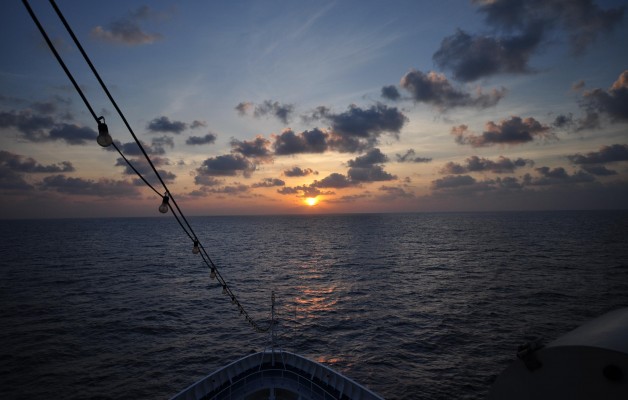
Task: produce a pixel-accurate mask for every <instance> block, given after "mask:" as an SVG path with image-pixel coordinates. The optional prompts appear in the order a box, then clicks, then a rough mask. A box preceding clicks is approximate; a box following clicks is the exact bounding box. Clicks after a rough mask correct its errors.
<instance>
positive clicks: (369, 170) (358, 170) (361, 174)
mask: <svg viewBox="0 0 628 400" xmlns="http://www.w3.org/2000/svg"><path fill="white" fill-rule="evenodd" d="M347 175H348V177H349V179H350V180H351V181H352V182H355V183H357V182H379V181H393V180H395V179H397V176H396V175H392V174H390V173H388V172H386V171H384V168H383V167H382V166H381V165H371V166H369V167H355V168H349V170H348V171H347Z"/></svg>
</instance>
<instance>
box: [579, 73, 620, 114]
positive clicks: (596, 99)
mask: <svg viewBox="0 0 628 400" xmlns="http://www.w3.org/2000/svg"><path fill="white" fill-rule="evenodd" d="M582 106H583V107H584V108H585V109H586V110H587V114H588V115H587V118H593V119H594V120H595V121H596V122H597V120H598V119H599V117H598V115H597V114H598V113H601V114H605V115H607V116H608V117H609V118H610V120H611V122H628V70H625V71H624V72H622V73H621V75H619V78H618V79H617V80H616V81H615V82H614V83H613V85H612V86H611V88H610V89H609V90H607V91H606V90H603V89H594V90H591V91H587V92H584V94H583V97H582ZM593 125H595V126H597V124H589V126H593Z"/></svg>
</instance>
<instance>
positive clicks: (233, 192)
mask: <svg viewBox="0 0 628 400" xmlns="http://www.w3.org/2000/svg"><path fill="white" fill-rule="evenodd" d="M203 189H204V190H203V191H204V192H206V193H215V194H226V195H230V196H237V195H240V194H242V193H246V192H248V191H249V187H248V186H247V185H243V184H234V185H231V186H223V187H219V188H212V189H209V188H207V187H205V188H203Z"/></svg>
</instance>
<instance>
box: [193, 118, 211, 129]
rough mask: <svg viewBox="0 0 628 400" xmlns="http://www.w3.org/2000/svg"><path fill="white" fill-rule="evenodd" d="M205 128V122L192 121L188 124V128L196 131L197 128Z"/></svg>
mask: <svg viewBox="0 0 628 400" xmlns="http://www.w3.org/2000/svg"><path fill="white" fill-rule="evenodd" d="M206 127H207V122H205V121H198V120H196V119H195V120H194V121H192V123H191V124H190V128H192V129H197V128H206Z"/></svg>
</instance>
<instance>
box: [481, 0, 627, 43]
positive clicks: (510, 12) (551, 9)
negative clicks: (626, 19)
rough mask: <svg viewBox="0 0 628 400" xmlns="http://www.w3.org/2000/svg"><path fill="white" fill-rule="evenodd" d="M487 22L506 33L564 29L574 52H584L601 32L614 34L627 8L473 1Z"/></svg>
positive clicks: (586, 2) (559, 0)
mask: <svg viewBox="0 0 628 400" xmlns="http://www.w3.org/2000/svg"><path fill="white" fill-rule="evenodd" d="M473 2H474V3H475V4H477V5H479V11H480V12H481V13H484V14H485V17H486V22H487V23H488V24H489V25H491V26H493V27H496V28H498V29H501V30H504V31H513V30H519V31H530V30H532V29H534V28H535V27H537V29H538V27H541V29H542V30H543V31H544V32H546V31H548V32H549V31H550V30H551V29H562V30H563V31H564V32H565V33H566V34H567V37H568V40H569V44H570V47H571V51H572V52H573V53H575V54H579V53H582V52H584V51H585V50H586V48H587V47H589V46H590V45H591V43H593V42H594V41H595V40H596V39H597V37H598V36H599V34H600V33H608V32H612V31H613V29H614V28H615V27H616V26H617V25H619V23H620V22H621V20H622V18H623V14H624V9H625V7H623V6H622V7H618V8H614V9H609V10H602V9H601V8H600V7H599V6H598V5H597V4H595V2H594V1H592V0H581V1H563V0H526V1H510V0H491V1H487V0H474V1H473Z"/></svg>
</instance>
